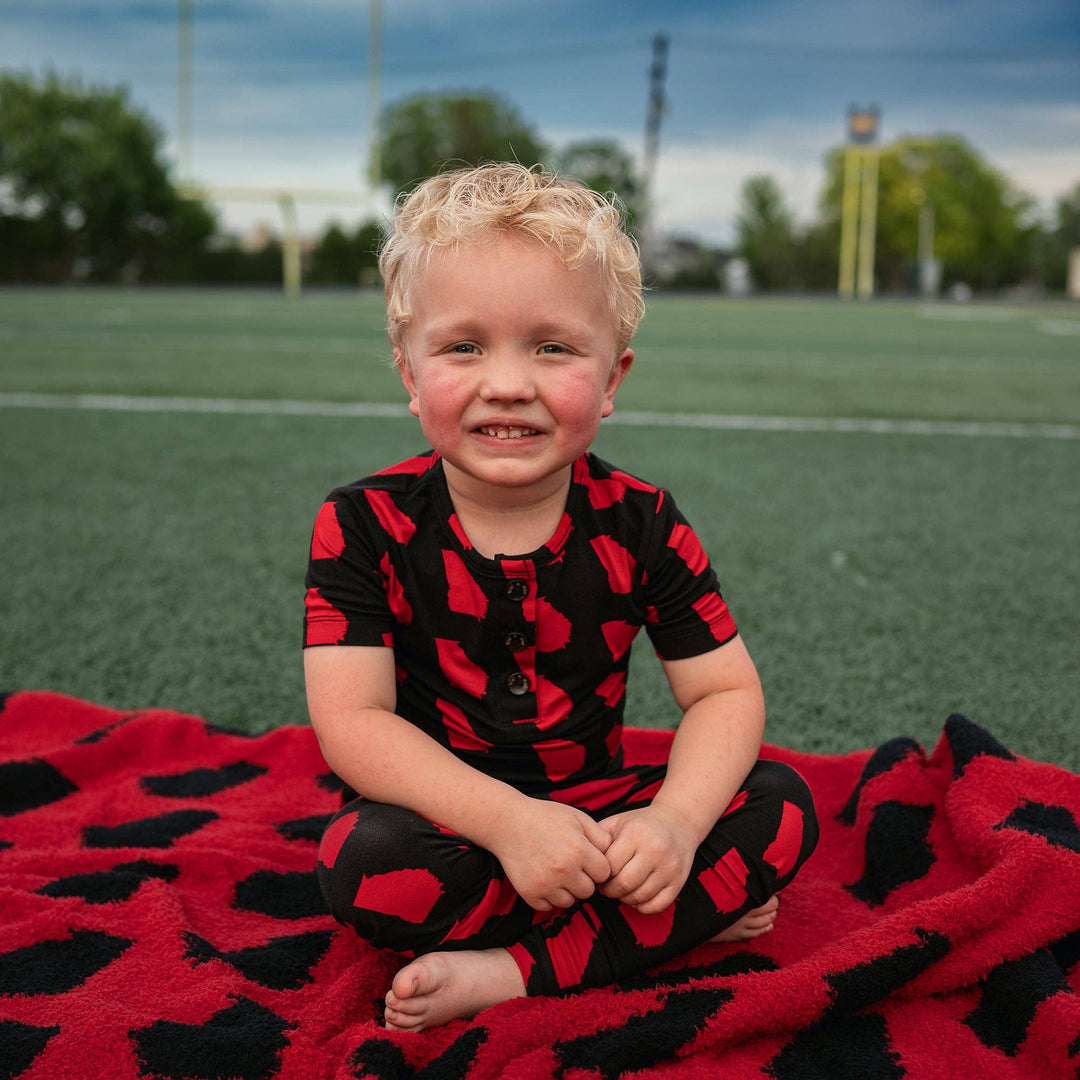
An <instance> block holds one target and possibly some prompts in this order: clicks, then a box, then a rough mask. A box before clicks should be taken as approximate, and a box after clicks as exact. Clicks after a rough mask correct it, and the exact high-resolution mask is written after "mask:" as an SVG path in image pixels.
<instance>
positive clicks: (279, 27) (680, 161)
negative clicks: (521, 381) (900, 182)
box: [0, 0, 1080, 243]
mask: <svg viewBox="0 0 1080 1080" xmlns="http://www.w3.org/2000/svg"><path fill="white" fill-rule="evenodd" d="M194 6H195V20H196V21H195V38H194V55H195V99H194V104H195V109H194V141H193V168H194V173H195V176H196V177H197V178H198V179H199V180H201V181H203V182H204V183H207V184H218V185H239V184H243V185H260V186H273V187H280V186H287V187H296V188H305V189H312V188H320V189H327V188H329V189H334V190H348V191H355V192H356V194H357V203H356V204H355V205H353V206H340V207H331V206H314V205H313V206H304V207H302V210H301V221H302V225H303V227H304V228H305V229H307V230H309V231H310V230H315V229H317V228H319V227H320V226H321V225H322V224H323V223H324V222H325V220H326V219H327V218H328V217H337V218H339V219H341V220H343V221H346V222H350V221H355V220H358V219H359V218H360V217H361V216H364V215H365V214H367V213H370V212H371V211H372V210H384V209H385V200H383V199H380V198H379V197H377V196H372V195H370V194H367V193H363V192H362V185H361V165H362V162H363V160H364V158H365V155H366V152H367V136H368V130H367V129H368V122H367V86H366V66H367V48H368V6H367V3H365V2H364V0H195V5H194ZM176 12H177V3H176V0H0V67H2V68H6V69H18V70H34V71H40V70H42V69H43V68H45V67H46V66H51V67H52V68H54V69H56V70H58V71H60V72H62V73H80V74H81V75H82V76H83V77H84V79H86V80H87V81H93V82H104V83H109V84H116V83H127V84H128V85H129V86H130V89H131V94H132V98H133V100H134V102H135V103H136V104H138V105H140V106H141V107H143V108H144V109H146V110H147V111H148V112H150V113H151V114H152V115H153V116H154V117H155V118H156V119H157V121H158V122H159V123H160V125H161V126H162V128H163V130H164V131H165V133H166V137H167V140H168V142H167V145H168V148H169V150H170V152H174V151H175V132H176V96H177V95H176V52H177V49H176V42H177V35H176ZM658 31H664V32H666V33H667V34H668V35H669V37H670V42H671V45H670V54H669V68H668V79H667V87H666V89H667V97H668V110H667V113H666V115H665V116H664V121H663V129H662V135H661V152H660V159H659V166H658V173H657V183H656V196H657V204H658V216H659V219H660V223H661V226H662V227H663V228H664V229H665V230H666V231H669V232H681V233H693V234H697V235H699V236H702V237H704V238H706V239H708V240H712V241H715V242H721V243H723V242H726V241H728V240H730V238H731V235H732V220H733V217H734V214H735V212H736V207H737V201H738V191H739V187H740V185H741V184H742V182H743V181H744V180H745V179H746V178H747V177H748V176H751V175H754V174H755V173H762V172H765V173H770V174H772V175H773V176H774V177H775V178H776V179H777V180H778V181H779V183H780V185H781V187H782V188H783V190H784V192H785V194H786V195H787V197H788V199H789V201H790V202H791V204H792V205H793V207H794V208H795V210H796V211H797V213H798V214H799V216H800V217H802V218H804V219H806V218H809V217H810V216H811V215H812V213H813V210H814V206H815V203H816V200H817V197H818V194H819V191H820V188H821V183H822V178H823V168H822V162H823V158H824V155H825V154H826V152H827V151H828V150H829V148H830V147H832V146H835V145H837V144H838V143H839V142H841V141H842V139H843V137H844V123H845V114H846V111H847V108H848V106H849V105H850V104H852V103H857V104H870V103H875V104H877V105H878V106H880V108H881V110H882V135H883V138H884V139H885V141H888V140H890V139H893V138H895V137H897V136H899V135H901V134H933V133H938V132H951V133H958V134H961V135H964V136H965V137H967V138H968V139H969V140H970V141H971V142H972V143H973V144H974V145H975V146H976V148H978V149H979V150H980V151H981V152H982V153H983V154H984V155H985V156H986V157H987V158H988V159H989V160H990V161H991V163H992V164H994V165H995V166H997V167H998V168H999V169H1001V170H1002V171H1003V172H1004V173H1005V174H1006V175H1007V176H1008V177H1009V178H1010V179H1011V180H1012V181H1013V182H1014V183H1015V184H1016V185H1017V186H1019V187H1020V188H1022V189H1023V190H1025V191H1027V192H1028V193H1030V194H1032V195H1034V196H1036V197H1037V198H1038V199H1040V200H1041V201H1042V203H1043V205H1045V206H1049V205H1050V203H1051V202H1052V200H1053V198H1055V197H1056V196H1058V195H1060V194H1062V193H1064V192H1065V191H1066V190H1067V189H1068V188H1070V187H1071V186H1072V185H1073V184H1075V183H1077V182H1078V181H1080V0H1032V2H1028V3H1022V2H1017V0H713V2H705V0H681V2H680V0H668V2H667V3H664V2H661V0H618V2H616V0H594V2H590V0H532V2H531V3H519V2H515V0H453V2H450V0H386V11H385V29H384V42H383V73H384V80H383V99H384V101H392V100H394V99H396V98H398V97H400V96H402V95H405V94H410V93H415V92H418V91H443V90H459V91H460V90H493V91H496V92H498V93H500V94H501V95H503V96H505V97H506V98H507V99H509V100H510V101H511V102H513V103H514V104H515V105H516V106H517V107H518V108H519V110H520V111H521V113H522V114H523V115H524V116H525V118H526V119H527V120H528V121H530V122H531V123H532V124H533V125H534V126H535V128H536V129H537V131H538V133H539V134H540V135H541V137H542V138H544V139H545V140H547V141H548V142H549V143H551V144H554V145H556V146H558V145H562V144H565V143H566V142H569V141H572V140H575V139H580V138H587V137H592V136H609V137H614V138H617V139H619V140H620V141H621V142H622V143H623V144H624V145H625V147H626V148H627V149H628V150H629V151H630V152H631V153H632V154H634V155H635V156H636V157H639V156H640V154H641V150H642V143H643V130H644V121H645V106H646V96H647V91H648V66H649V62H650V42H651V40H652V38H653V35H654V34H655V33H657V32H658ZM223 213H224V220H225V222H226V224H227V225H229V226H231V227H233V228H235V229H244V228H247V227H249V226H250V225H251V224H252V223H254V222H256V221H266V222H268V223H271V224H275V225H276V221H277V211H276V209H275V208H274V207H273V206H272V205H260V204H254V203H239V202H230V203H225V204H223Z"/></svg>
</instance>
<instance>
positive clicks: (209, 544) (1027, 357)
mask: <svg viewBox="0 0 1080 1080" xmlns="http://www.w3.org/2000/svg"><path fill="white" fill-rule="evenodd" d="M381 319H382V313H381V305H380V302H379V297H378V296H376V295H374V294H351V293H323V294H317V293H309V294H307V295H305V296H304V297H302V298H300V299H299V300H298V301H295V302H289V301H286V300H284V299H283V298H281V297H280V296H278V295H276V294H273V293H269V292H265V293H263V292H236V293H212V292H199V291H188V292H184V291H177V292H171V291H160V292H154V291H147V292H126V291H120V290H76V291H49V290H6V291H0V470H2V474H3V483H2V486H0V550H2V551H3V557H2V563H0V565H2V567H3V582H4V587H3V589H2V590H0V689H20V688H46V689H54V690H59V691H63V692H66V693H72V694H77V695H80V696H84V697H88V698H92V699H94V700H98V701H101V702H104V703H106V704H110V705H114V706H118V707H122V708H140V707H146V706H154V705H157V706H166V707H171V708H180V709H184V710H187V711H191V712H197V713H199V714H201V715H203V716H206V717H207V718H209V719H211V720H213V721H215V722H218V723H222V724H226V725H232V726H238V727H243V728H245V729H247V730H251V731H255V730H260V729H262V728H264V727H268V726H273V725H277V724H282V723H290V722H303V721H304V720H305V715H306V714H305V709H304V703H303V688H302V678H301V664H300V651H299V640H300V614H301V606H302V597H303V573H304V565H305V561H306V549H307V544H308V537H309V533H310V528H311V522H312V520H313V518H314V514H315V511H316V510H317V509H318V506H319V504H320V502H321V500H322V497H323V496H324V495H325V494H326V492H327V491H328V490H329V489H330V488H331V487H333V486H335V485H336V484H338V483H343V482H347V481H349V480H351V479H354V478H356V477H358V476H360V475H362V474H364V473H366V472H369V471H372V470H373V469H376V468H378V467H380V466H382V465H385V464H388V463H390V462H392V461H396V460H399V459H400V458H402V457H405V456H407V455H408V454H410V453H412V452H414V451H415V450H417V449H419V448H421V447H422V445H423V443H422V439H421V436H420V434H419V431H418V429H417V428H416V426H415V422H414V421H412V420H409V419H394V418H372V417H362V416H360V417H340V416H339V417H335V416H315V415H302V414H293V415H290V414H287V413H284V414H281V413H278V414H275V413H273V412H271V411H266V412H265V413H260V412H256V413H252V414H242V415H236V414H231V413H226V412H223V413H197V412H189V411H172V412H152V411H147V412H139V411H120V410H114V409H76V408H43V407H28V405H27V404H26V403H25V400H24V403H23V404H22V405H18V404H17V402H16V399H14V398H13V397H11V396H10V395H12V394H17V393H32V394H111V395H136V396H139V395H151V396H161V395H168V396H188V397H199V398H223V399H224V398H243V399H262V400H267V401H279V402H280V401H283V400H293V401H336V402H399V403H400V402H403V401H404V396H403V392H402V391H401V389H400V385H399V384H398V383H397V380H396V376H395V374H394V372H393V371H392V370H391V369H390V368H389V366H388V364H387V360H386V357H387V354H386V346H385V342H384V338H383V335H382V331H381ZM635 347H636V349H637V353H638V361H637V364H636V365H635V369H634V371H633V372H632V374H631V376H630V378H629V380H628V382H627V384H626V386H625V387H624V390H623V391H622V392H621V393H620V399H619V406H620V409H621V411H622V412H623V415H625V414H626V412H627V411H631V412H632V411H635V410H638V411H646V410H647V411H649V412H652V413H655V412H660V413H700V414H710V415H712V414H717V415H719V414H742V415H753V416H789V417H807V418H845V417H849V418H850V417H859V418H884V419H896V420H906V419H923V420H933V421H952V420H956V421H979V422H1000V423H1017V424H1029V425H1038V424H1043V425H1046V424H1053V425H1068V427H1058V428H1057V429H1055V431H1054V432H1053V433H1052V434H1055V435H1057V436H1058V437H1049V433H1047V432H1046V431H1045V430H1044V431H1043V432H1042V434H1041V435H1039V434H1031V433H1029V434H1028V435H1024V436H1020V437H1017V436H1015V435H1013V436H1004V435H1000V436H985V435H984V436H961V435H953V434H940V433H939V434H929V435H925V434H924V435H914V434H895V433H894V434H873V433H868V432H856V433H851V432H840V431H830V430H824V431H797V430H773V431H761V430H707V429H695V428H682V427H674V426H669V425H659V426H657V425H655V424H654V425H652V426H633V427H630V426H616V425H606V426H605V428H604V429H603V430H602V432H601V436H600V439H599V441H598V444H597V447H596V449H597V451H598V452H599V453H601V454H602V455H603V456H605V457H609V458H611V459H613V460H615V461H617V462H618V463H619V464H620V465H622V466H623V467H624V468H627V469H629V470H630V471H633V472H637V473H639V474H642V475H644V476H646V477H647V478H648V479H650V480H653V481H654V482H657V483H662V484H665V485H667V486H670V487H671V488H672V489H673V490H674V493H675V495H676V497H677V500H678V502H679V505H680V507H681V508H682V509H683V510H684V512H685V513H686V514H687V516H688V517H689V518H690V519H691V521H692V522H693V523H694V524H695V526H696V527H697V529H698V531H699V532H700V533H701V534H702V536H703V537H704V539H705V541H706V543H707V546H708V547H709V549H710V552H711V554H712V556H713V560H714V562H715V564H716V566H717V569H718V572H719V574H720V577H721V581H722V583H723V585H724V589H725V595H726V596H727V598H728V600H729V602H730V603H731V605H732V607H733V609H734V611H735V614H736V617H737V619H738V620H739V623H740V626H741V628H742V630H743V633H744V635H745V637H746V639H747V642H748V644H749V646H750V649H751V652H752V653H753V655H754V656H755V658H756V660H757V662H758V666H759V668H760V670H761V673H762V678H763V681H764V683H765V688H766V696H767V699H768V702H769V716H770V720H769V730H768V733H767V738H768V739H769V740H770V741H772V742H777V743H783V744H785V745H789V746H794V747H797V748H801V749H806V750H814V751H845V750H853V749H856V748H861V747H864V746H870V745H876V744H877V743H879V742H881V741H882V740H884V739H886V738H889V737H891V736H894V735H911V736H914V737H915V738H918V739H920V740H922V741H924V742H925V741H932V740H933V738H934V737H935V736H936V733H937V731H938V730H939V728H940V726H941V722H942V721H943V720H944V718H945V716H946V715H947V714H948V713H949V712H950V711H953V710H959V711H963V712H965V713H966V714H967V715H969V716H970V717H971V718H972V719H973V720H976V721H977V722H979V723H981V724H983V725H984V726H985V727H987V728H988V729H989V730H990V731H991V732H993V733H994V734H995V735H996V736H997V737H998V738H999V739H1001V740H1002V741H1003V742H1005V743H1006V744H1007V745H1008V746H1010V747H1011V748H1013V749H1015V750H1017V751H1019V752H1020V753H1023V754H1026V755H1028V756H1031V757H1036V758H1040V759H1043V760H1051V761H1057V762H1060V763H1062V764H1065V765H1067V766H1069V767H1071V768H1073V769H1077V770H1080V739H1078V738H1077V735H1078V733H1080V710H1078V707H1077V701H1078V697H1080V695H1078V691H1080V675H1078V670H1080V665H1078V664H1077V660H1076V655H1077V641H1078V638H1080V635H1078V629H1080V616H1078V614H1077V612H1078V608H1080V560H1078V559H1077V555H1076V549H1077V542H1076V537H1077V534H1078V532H1080V529H1078V525H1080V484H1078V483H1077V479H1078V476H1080V468H1078V466H1080V439H1078V438H1077V437H1076V435H1077V434H1080V432H1078V431H1077V426H1078V425H1080V311H1078V310H1077V308H1076V307H1070V306H1068V305H1064V304H1061V305H1017V306H1012V307H1009V306H1004V305H967V306H962V307H959V306H951V305H945V304H942V305H933V306H929V307H928V306H923V305H917V304H905V303H892V302H884V303H874V304H868V305H842V304H839V303H835V302H830V301H811V300H805V301H804V300H750V301H732V300H722V299H705V298H700V299H698V298H683V297H668V296H657V297H653V298H652V300H651V302H650V310H649V314H648V315H647V317H646V321H645V323H644V324H643V326H642V330H641V333H640V334H639V337H638V339H637V341H636V342H635ZM5 395H7V396H5ZM54 403H55V402H54ZM38 404H39V405H41V404H44V402H40V401H39V402H38ZM1070 434H1071V437H1061V436H1069V435H1070ZM628 719H629V721H630V722H632V723H639V724H656V725H662V726H666V725H670V724H672V723H673V722H674V720H675V710H674V707H673V705H672V704H671V703H670V699H669V698H668V697H667V696H666V691H665V688H664V685H663V680H662V676H661V675H660V673H659V669H658V667H657V665H656V663H655V660H654V659H653V658H652V656H651V652H650V650H649V648H648V644H647V642H646V641H645V639H644V638H642V639H641V641H640V642H639V644H638V646H637V649H636V652H635V659H634V673H633V676H632V679H631V690H630V700H629V707H628Z"/></svg>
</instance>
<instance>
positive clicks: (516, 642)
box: [504, 630, 529, 652]
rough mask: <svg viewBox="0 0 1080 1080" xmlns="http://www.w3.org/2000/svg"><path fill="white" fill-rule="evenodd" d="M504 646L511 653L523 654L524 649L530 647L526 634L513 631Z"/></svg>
mask: <svg viewBox="0 0 1080 1080" xmlns="http://www.w3.org/2000/svg"><path fill="white" fill-rule="evenodd" d="M504 644H505V645H506V647H507V648H508V649H509V650H510V651H511V652H521V650H522V649H524V648H527V647H528V644H529V639H528V638H527V637H526V636H525V635H524V634H519V633H518V632H517V631H516V630H512V631H511V632H510V633H509V634H507V635H506V641H505V642H504Z"/></svg>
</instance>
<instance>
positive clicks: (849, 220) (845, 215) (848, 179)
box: [837, 146, 862, 300]
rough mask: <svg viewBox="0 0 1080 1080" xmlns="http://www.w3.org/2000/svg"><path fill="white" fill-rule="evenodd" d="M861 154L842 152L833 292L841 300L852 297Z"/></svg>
mask: <svg viewBox="0 0 1080 1080" xmlns="http://www.w3.org/2000/svg"><path fill="white" fill-rule="evenodd" d="M861 166H862V160H861V154H860V153H859V151H858V149H857V148H856V147H854V146H848V147H845V149H844V190H843V196H842V202H841V210H840V280H839V282H838V285H837V292H838V293H839V294H840V298H841V299H842V300H850V299H852V297H854V295H855V253H856V244H857V239H856V236H857V233H856V230H857V227H858V221H859V177H860V175H861Z"/></svg>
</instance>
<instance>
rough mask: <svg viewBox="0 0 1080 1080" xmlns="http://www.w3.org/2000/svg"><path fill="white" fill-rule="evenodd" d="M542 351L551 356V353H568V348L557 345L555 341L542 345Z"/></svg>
mask: <svg viewBox="0 0 1080 1080" xmlns="http://www.w3.org/2000/svg"><path fill="white" fill-rule="evenodd" d="M540 351H541V352H542V353H549V354H551V353H563V352H566V346H565V345H557V344H556V343H555V342H554V341H549V342H548V343H547V344H546V345H541V346H540Z"/></svg>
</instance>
